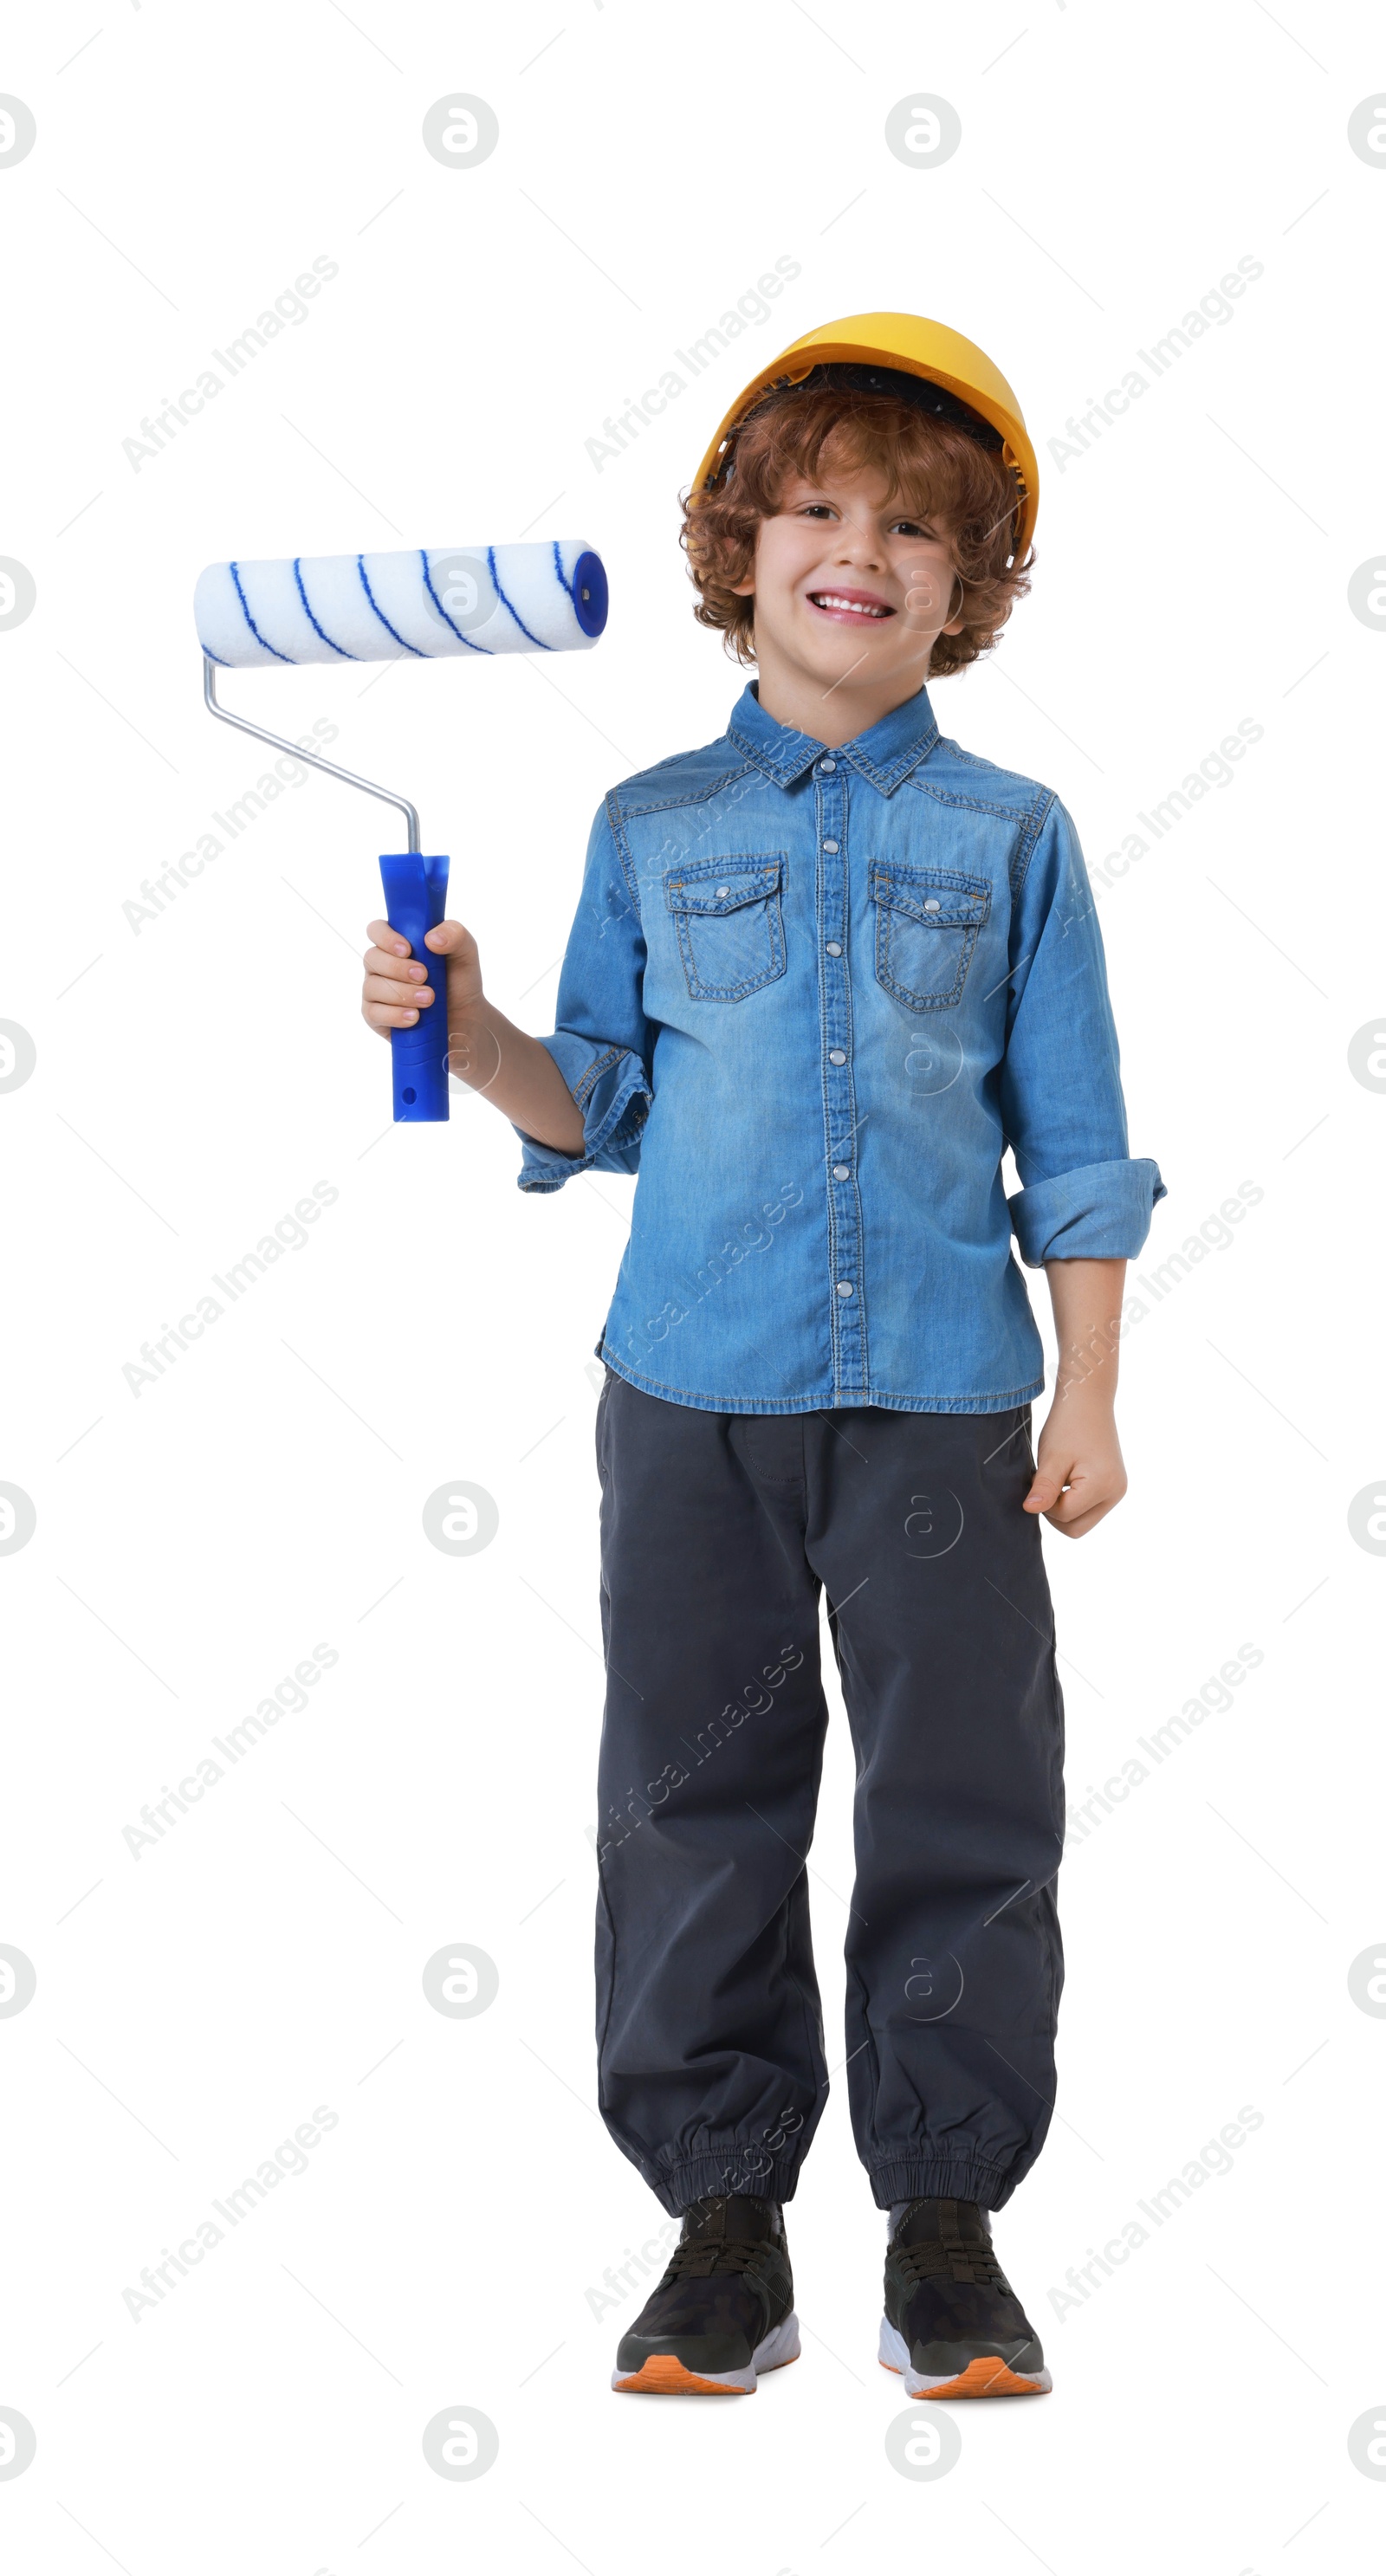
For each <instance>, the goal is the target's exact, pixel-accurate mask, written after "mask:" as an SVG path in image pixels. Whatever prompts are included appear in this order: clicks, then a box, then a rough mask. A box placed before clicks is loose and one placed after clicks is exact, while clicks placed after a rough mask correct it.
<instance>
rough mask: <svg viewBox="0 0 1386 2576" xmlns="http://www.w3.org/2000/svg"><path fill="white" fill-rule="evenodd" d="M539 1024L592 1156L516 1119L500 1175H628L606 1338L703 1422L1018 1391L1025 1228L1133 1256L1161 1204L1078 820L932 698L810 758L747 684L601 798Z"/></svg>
mask: <svg viewBox="0 0 1386 2576" xmlns="http://www.w3.org/2000/svg"><path fill="white" fill-rule="evenodd" d="M543 1043H544V1045H545V1046H546V1047H547V1048H548V1050H549V1053H550V1054H551V1055H552V1057H553V1059H554V1062H555V1063H556V1064H557V1066H558V1069H559V1071H560V1072H561V1074H562V1075H563V1078H564V1080H565V1081H566V1083H567V1084H568V1087H569V1089H570V1090H571V1092H572V1094H573V1097H574V1099H575V1100H576V1102H577V1104H578V1106H579V1108H580V1109H581V1110H582V1113H583V1119H584V1126H585V1145H584V1151H583V1152H582V1153H581V1154H580V1155H576V1154H575V1155H564V1154H559V1153H557V1152H556V1151H555V1150H554V1149H553V1148H552V1147H551V1146H547V1145H542V1144H539V1143H537V1142H536V1141H535V1140H534V1139H533V1138H532V1137H524V1138H523V1140H522V1141H523V1143H524V1149H525V1150H524V1162H523V1168H522V1170H521V1173H520V1187H521V1188H522V1189H525V1190H556V1189H559V1188H561V1186H562V1184H563V1183H564V1182H565V1181H566V1180H568V1179H569V1178H570V1177H571V1176H572V1174H573V1173H575V1172H581V1171H587V1170H595V1171H607V1172H635V1171H637V1170H638V1172H639V1181H638V1185H637V1188H636V1192H635V1204H634V1210H633V1216H632V1223H631V1234H630V1241H629V1244H628V1246H627V1248H626V1252H625V1255H624V1258H623V1260H622V1263H621V1270H620V1276H619V1278H618V1280H617V1283H616V1293H615V1297H614V1300H613V1302H612V1306H611V1310H610V1312H609V1314H608V1316H607V1320H606V1326H605V1330H604V1332H603V1334H602V1338H601V1340H600V1342H599V1343H598V1344H597V1349H598V1351H599V1353H600V1355H601V1357H602V1358H603V1359H604V1360H605V1361H606V1363H607V1365H608V1367H610V1368H612V1369H614V1370H615V1371H616V1372H617V1374H618V1375H619V1376H621V1377H624V1378H628V1379H629V1380H630V1382H631V1384H632V1385H633V1386H638V1387H642V1388H644V1390H645V1391H646V1393H647V1394H650V1395H656V1396H662V1397H665V1398H667V1399H669V1400H671V1401H673V1402H674V1403H677V1404H689V1405H695V1406H699V1407H701V1408H702V1409H703V1410H705V1411H714V1412H730V1413H811V1412H814V1411H815V1410H817V1409H818V1408H819V1407H820V1406H829V1405H867V1404H877V1405H886V1406H889V1407H891V1408H893V1409H894V1410H896V1411H901V1412H929V1413H994V1412H1001V1411H1004V1410H1005V1409H1006V1408H1007V1407H1009V1406H1012V1405H1016V1404H1020V1403H1023V1402H1024V1401H1025V1400H1026V1399H1027V1398H1028V1397H1030V1396H1033V1395H1037V1394H1038V1393H1039V1391H1040V1389H1041V1387H1042V1386H1043V1383H1044V1373H1043V1356H1042V1350H1041V1344H1040V1338H1039V1334H1038V1332H1037V1330H1036V1328H1035V1322H1034V1318H1033V1316H1032V1314H1031V1311H1030V1301H1029V1297H1028V1295H1027V1293H1026V1288H1025V1282H1024V1279H1023V1277H1022V1275H1021V1272H1020V1270H1019V1269H1018V1267H1017V1266H1016V1263H1015V1261H1014V1259H1013V1257H1012V1253H1011V1235H1012V1233H1014V1235H1015V1239H1016V1242H1017V1243H1018V1245H1019V1247H1020V1255H1021V1259H1022V1260H1023V1261H1025V1262H1026V1263H1028V1264H1029V1265H1030V1266H1031V1268H1037V1267H1039V1265H1041V1264H1042V1263H1044V1262H1046V1261H1055V1260H1057V1261H1063V1260H1077V1259H1098V1260H1105V1259H1110V1258H1113V1257H1116V1256H1119V1255H1122V1254H1124V1255H1126V1256H1128V1257H1130V1256H1133V1255H1135V1254H1136V1253H1138V1252H1139V1251H1140V1249H1141V1246H1142V1244H1143V1243H1144V1241H1145V1238H1146V1233H1147V1231H1148V1228H1149V1224H1150V1212H1151V1209H1152V1207H1153V1205H1154V1203H1155V1201H1156V1200H1157V1199H1159V1198H1162V1197H1163V1196H1164V1195H1165V1191H1164V1184H1163V1182H1162V1181H1161V1179H1160V1175H1159V1172H1158V1170H1157V1169H1156V1166H1155V1164H1154V1163H1152V1162H1148V1161H1145V1160H1136V1161H1133V1160H1131V1159H1130V1157H1129V1156H1128V1154H1127V1150H1126V1116H1125V1109H1124V1105H1123V1101H1122V1094H1121V1078H1120V1074H1119V1071H1118V1057H1117V1040H1116V1031H1115V1028H1114V1026H1113V1023H1112V1014H1111V1007H1110V1004H1109V1002H1108V999H1107V982H1106V974H1105V970H1104V966H1103V956H1102V942H1101V937H1100V935H1099V932H1098V927H1097V919H1096V915H1095V912H1094V909H1093V902H1092V896H1091V892H1090V890H1089V886H1088V880H1087V873H1086V870H1085V868H1084V866H1083V861H1082V855H1081V853H1080V850H1079V847H1078V841H1077V835H1076V834H1075V831H1074V828H1073V825H1072V823H1071V821H1070V819H1069V817H1068V815H1067V814H1066V813H1065V811H1064V808H1063V806H1062V805H1061V804H1060V803H1059V801H1058V799H1057V797H1056V796H1055V795H1054V794H1053V793H1052V791H1051V790H1050V789H1049V788H1047V787H1040V786H1037V785H1036V784H1035V782H1034V780H1033V779H1029V778H1019V777H1017V776H1016V775H1015V774H1014V772H1013V771H1011V770H1007V769H997V768H995V767H994V766H993V764H992V763H991V762H990V761H987V760H979V759H978V758H977V757H976V755H975V754H974V753H971V752H966V751H962V750H960V749H959V747H958V745H957V744H956V743H955V742H950V741H948V740H947V739H946V737H944V736H942V735H940V733H939V730H938V726H937V724H936V723H935V721H934V715H933V710H932V708H931V706H930V704H929V698H928V693H927V691H926V690H924V689H921V690H920V691H919V693H918V695H917V696H916V697H913V698H911V699H909V700H908V701H907V702H906V703H905V704H904V705H903V706H899V707H896V708H895V709H894V710H893V711H892V713H891V714H890V715H888V716H885V717H883V718H882V720H881V722H880V723H879V724H875V725H872V726H871V727H870V728H869V730H868V731H867V732H865V733H863V734H860V735H859V736H858V737H857V739H856V740H855V741H854V742H849V743H844V744H843V745H842V746H841V748H840V749H838V750H836V751H827V750H825V749H824V746H823V745H822V743H820V742H815V741H813V740H812V738H811V737H810V736H809V735H808V734H802V733H796V732H794V731H792V730H790V729H789V728H787V727H786V726H784V725H780V724H777V723H776V722H775V720H774V718H773V717H771V716H768V715H767V714H766V713H765V711H764V709H763V708H762V706H761V704H760V701H759V698H758V696H757V694H756V689H755V686H754V684H752V686H751V687H749V688H748V689H746V690H745V692H744V693H743V695H742V697H741V698H740V699H739V701H738V703H737V705H736V707H735V709H734V710H733V713H732V718H731V722H730V724H729V725H728V727H727V730H726V732H725V733H724V734H723V735H721V736H720V738H719V739H718V740H717V741H716V742H711V743H708V744H707V745H706V746H705V747H704V748H703V749H702V750H700V751H685V752H679V753H677V754H676V755H675V757H674V758H673V759H672V760H665V761H661V762H660V763H659V764H658V765H657V766H656V767H655V768H653V769H647V770H643V771H642V772H641V773H640V775H639V776H638V777H635V778H628V779H626V780H625V781H624V782H623V784H622V785H621V786H619V787H614V788H613V789H612V790H611V793H610V794H609V796H608V797H607V798H606V801H605V804H604V806H603V807H602V810H601V811H600V812H599V814H598V815H597V818H596V820H595V822H594V824H593V827H592V836H591V841H590V844H589V847H588V853H587V867H586V873H585V876H584V879H583V885H582V893H581V897H580V900H579V903H578V908H577V918H576V920H575V922H574V924H573V930H572V935H571V937H570V939H569V942H568V948H567V954H566V956H565V958H564V961H563V971H562V976H561V980H560V983H559V988H558V1027H557V1030H556V1031H555V1033H554V1035H553V1036H552V1037H549V1038H545V1040H544V1041H543ZM1007 1146H1010V1147H1011V1149H1012V1151H1013V1153H1014V1156H1015V1167H1016V1170H1017V1172H1018V1174H1019V1178H1020V1182H1021V1187H1020V1188H1019V1189H1018V1190H1017V1191H1016V1192H1015V1194H1014V1195H1013V1196H1012V1197H1011V1198H1010V1199H1009V1200H1008V1199H1007V1197H1006V1195H1005V1190H1004V1186H1003V1181H1002V1171H1001V1163H1002V1156H1003V1153H1004V1152H1005V1149H1006V1147H1007Z"/></svg>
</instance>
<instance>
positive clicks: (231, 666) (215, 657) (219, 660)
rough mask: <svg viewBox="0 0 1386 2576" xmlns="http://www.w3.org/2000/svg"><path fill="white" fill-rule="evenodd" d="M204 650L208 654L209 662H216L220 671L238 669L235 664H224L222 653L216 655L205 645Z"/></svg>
mask: <svg viewBox="0 0 1386 2576" xmlns="http://www.w3.org/2000/svg"><path fill="white" fill-rule="evenodd" d="M202 650H203V652H204V653H205V654H206V656H207V659H208V661H209V662H215V664H216V666H217V669H218V670H219V671H234V669H235V667H236V666H235V663H234V662H223V660H222V658H221V655H220V653H214V652H213V651H212V650H211V647H210V646H209V645H206V644H204V645H203V647H202Z"/></svg>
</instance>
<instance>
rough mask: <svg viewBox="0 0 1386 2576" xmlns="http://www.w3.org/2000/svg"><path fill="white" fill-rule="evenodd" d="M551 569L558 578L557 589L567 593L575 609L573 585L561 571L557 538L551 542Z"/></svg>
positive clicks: (575, 601) (575, 599)
mask: <svg viewBox="0 0 1386 2576" xmlns="http://www.w3.org/2000/svg"><path fill="white" fill-rule="evenodd" d="M553 568H554V571H555V573H556V574H557V576H558V586H559V589H560V590H566V592H567V594H568V597H569V598H570V599H571V600H572V603H573V606H574V608H576V606H577V598H576V595H575V593H574V590H573V585H572V583H571V582H570V581H569V579H568V576H567V574H566V573H565V571H564V569H563V557H562V554H561V553H560V551H559V544H558V539H557V537H555V538H554V541H553Z"/></svg>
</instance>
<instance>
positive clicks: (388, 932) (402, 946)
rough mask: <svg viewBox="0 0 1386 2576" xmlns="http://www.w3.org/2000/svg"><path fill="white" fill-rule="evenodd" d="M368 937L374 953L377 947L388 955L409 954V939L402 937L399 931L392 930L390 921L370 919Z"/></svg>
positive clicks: (367, 926)
mask: <svg viewBox="0 0 1386 2576" xmlns="http://www.w3.org/2000/svg"><path fill="white" fill-rule="evenodd" d="M366 937H367V938H368V940H369V941H370V943H371V953H372V954H374V953H375V951H376V950H377V949H379V950H380V951H381V952H382V953H383V954H384V955H385V956H388V957H407V956H408V954H409V942H408V940H407V939H404V938H402V937H401V935H400V933H399V931H397V930H392V929H391V928H390V925H389V923H388V921H368V922H367V924H366Z"/></svg>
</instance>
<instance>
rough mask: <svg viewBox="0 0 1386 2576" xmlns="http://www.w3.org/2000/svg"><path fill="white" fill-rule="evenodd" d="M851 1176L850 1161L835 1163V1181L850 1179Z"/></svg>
mask: <svg viewBox="0 0 1386 2576" xmlns="http://www.w3.org/2000/svg"><path fill="white" fill-rule="evenodd" d="M851 1177H852V1167H851V1164H850V1163H834V1165H833V1179H834V1180H835V1181H850V1179H851Z"/></svg>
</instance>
